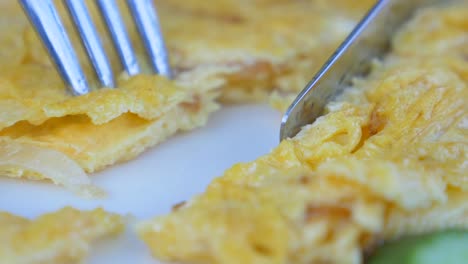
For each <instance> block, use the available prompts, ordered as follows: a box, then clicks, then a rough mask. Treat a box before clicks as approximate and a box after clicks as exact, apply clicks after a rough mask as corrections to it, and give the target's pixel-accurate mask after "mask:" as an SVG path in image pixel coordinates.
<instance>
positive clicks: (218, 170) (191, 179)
mask: <svg viewBox="0 0 468 264" xmlns="http://www.w3.org/2000/svg"><path fill="white" fill-rule="evenodd" d="M280 122H281V114H280V113H279V112H277V111H275V110H273V109H271V108H270V107H269V106H266V105H244V106H235V107H225V108H223V109H222V110H221V111H218V112H217V113H215V114H213V115H212V117H211V118H210V120H209V122H208V124H207V125H206V126H205V127H203V128H200V129H197V130H195V131H191V132H188V133H184V134H181V135H178V136H175V137H172V138H171V139H169V140H168V141H166V142H164V143H162V144H160V145H158V146H156V147H155V148H152V149H150V150H148V151H146V152H145V153H143V155H141V156H139V157H138V158H137V159H135V160H132V161H129V162H127V163H124V164H120V165H117V166H113V167H111V168H108V169H107V170H104V171H103V172H100V173H97V174H95V175H91V176H92V178H93V181H94V183H95V184H96V185H98V186H100V187H102V188H103V189H105V190H106V191H107V192H108V193H109V197H108V198H107V199H104V200H84V199H81V198H79V197H76V196H74V195H73V194H71V193H69V192H68V191H66V190H64V189H63V188H60V187H58V186H54V185H52V184H48V183H43V182H32V181H19V180H13V179H7V178H0V211H8V212H11V213H14V214H17V215H21V216H24V217H28V218H33V217H37V216H38V215H40V214H43V213H46V212H51V211H54V210H58V209H60V208H61V207H63V206H67V205H71V206H73V207H75V208H80V209H92V208H95V207H98V206H101V207H104V208H105V209H107V210H109V211H111V212H116V213H121V214H131V215H133V216H135V218H136V219H141V220H143V219H149V218H151V217H154V216H156V215H160V214H164V213H167V212H169V210H170V208H171V206H172V205H174V204H176V203H178V202H181V201H184V200H186V199H188V198H190V197H192V196H193V195H195V194H197V193H200V192H202V191H203V190H204V189H205V187H206V186H207V184H208V183H209V182H210V181H211V180H212V179H213V178H214V177H217V176H220V175H222V173H223V171H224V170H226V169H227V168H229V167H231V166H232V165H233V164H234V163H238V162H245V161H250V160H253V159H256V158H257V157H259V156H261V155H263V154H266V153H268V152H269V151H270V150H271V149H272V148H273V147H275V146H276V145H277V144H278V138H279V125H280ZM95 245H96V246H95V247H93V249H92V254H91V256H90V257H89V259H88V261H87V262H86V263H91V264H98V263H99V264H103V263H113V264H120V263H122V264H127V263H140V264H150V263H152V264H155V263H161V262H158V261H156V260H154V259H152V258H151V256H150V253H149V250H148V249H147V248H146V247H145V245H144V244H143V242H142V241H140V240H138V238H137V237H136V235H135V234H134V232H133V231H132V230H131V226H128V228H127V231H126V233H125V234H124V235H122V236H120V237H118V238H117V239H113V240H107V241H101V242H99V243H97V244H95Z"/></svg>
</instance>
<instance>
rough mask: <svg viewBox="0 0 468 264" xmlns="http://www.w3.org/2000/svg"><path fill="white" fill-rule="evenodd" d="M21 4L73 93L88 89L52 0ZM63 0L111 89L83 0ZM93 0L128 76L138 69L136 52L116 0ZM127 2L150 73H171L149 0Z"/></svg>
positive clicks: (24, 0) (104, 58)
mask: <svg viewBox="0 0 468 264" xmlns="http://www.w3.org/2000/svg"><path fill="white" fill-rule="evenodd" d="M19 2H20V3H21V5H22V7H23V9H24V11H25V13H26V15H27V16H28V17H29V20H30V21H31V23H32V24H33V26H34V28H35V29H36V31H37V32H38V34H39V36H40V38H41V40H42V42H43V43H44V46H45V47H46V49H47V51H48V53H49V55H50V57H51V59H52V61H53V62H54V64H55V66H56V68H57V70H58V72H59V73H60V75H61V77H62V79H63V80H64V81H65V83H66V85H67V87H68V88H69V89H70V90H71V92H72V93H73V94H76V95H82V94H85V93H87V92H89V85H88V82H87V80H86V77H85V76H84V74H83V71H82V69H81V66H80V64H79V61H78V58H77V56H76V53H75V51H74V49H73V46H72V44H71V41H70V39H69V38H68V35H67V32H66V30H65V28H64V26H63V23H62V21H61V19H60V17H59V15H58V13H57V11H56V9H55V6H54V3H53V0H20V1H19ZM63 2H64V4H65V6H66V8H67V10H68V12H69V14H70V16H71V18H72V21H73V23H74V25H75V27H76V29H77V32H78V34H79V35H80V38H81V42H82V44H83V46H84V48H85V50H86V53H87V55H88V58H89V60H90V61H91V64H92V65H93V67H94V70H95V72H96V75H97V77H98V79H99V81H100V83H101V85H102V86H104V87H115V79H114V74H113V71H112V67H111V65H110V63H109V60H108V59H107V55H106V52H105V50H104V48H103V45H102V43H101V40H100V38H99V35H98V33H97V31H96V29H95V26H94V23H93V21H92V20H91V17H90V15H89V12H88V9H87V7H86V4H85V1H83V0H63ZM96 4H97V6H98V7H99V10H100V13H101V15H102V16H103V18H104V21H105V23H106V25H107V29H108V31H109V33H110V36H111V38H112V40H113V43H114V46H115V49H116V51H117V54H118V56H119V58H120V61H121V63H122V65H123V68H124V70H125V71H126V72H127V74H128V75H135V74H138V73H140V67H139V65H138V61H137V58H136V56H135V52H134V50H133V47H132V44H131V42H130V39H129V37H128V34H127V30H126V28H125V25H124V23H123V20H122V18H121V16H120V12H119V10H118V6H117V4H116V2H115V0H96ZM127 5H128V7H129V10H130V12H131V14H132V16H133V19H134V21H135V24H136V26H137V28H138V31H139V32H140V36H141V38H142V39H143V44H144V46H145V48H146V51H147V54H148V56H149V58H150V61H151V65H152V66H153V70H154V72H155V73H159V74H162V75H165V76H168V77H170V76H171V70H170V67H169V62H168V55H167V51H166V48H165V46H164V41H163V38H162V34H161V30H160V27H159V22H158V17H157V15H156V11H155V8H154V6H153V1H152V0H127Z"/></svg>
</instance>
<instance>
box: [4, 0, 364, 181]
mask: <svg viewBox="0 0 468 264" xmlns="http://www.w3.org/2000/svg"><path fill="white" fill-rule="evenodd" d="M55 2H56V5H57V8H58V10H59V14H60V15H61V18H62V20H63V23H64V24H65V26H66V28H67V31H68V32H69V33H70V34H69V35H70V38H71V40H72V43H73V44H74V47H75V49H76V50H77V54H78V57H79V59H80V63H81V65H82V66H83V70H84V72H85V73H87V76H88V80H89V82H90V84H91V90H92V91H91V92H90V93H89V94H87V95H84V96H79V97H73V96H71V95H70V94H69V93H68V92H67V90H66V89H65V87H64V84H63V83H62V81H61V79H60V77H59V76H58V74H57V72H56V70H55V68H54V67H53V65H52V63H51V61H50V60H49V58H48V56H47V53H46V52H45V50H44V48H43V47H42V45H41V44H40V41H39V39H38V36H37V34H36V33H35V32H34V30H33V28H32V27H31V26H30V25H29V23H28V21H27V19H26V17H25V15H24V14H23V13H22V10H21V8H20V6H19V4H18V3H17V1H12V0H3V1H0V30H1V32H2V34H1V35H0V110H1V111H0V140H1V142H2V145H1V146H0V147H1V148H0V155H1V156H4V157H5V156H9V155H10V154H11V153H8V150H9V149H15V148H17V147H18V146H21V148H25V149H28V148H31V147H32V148H35V149H36V150H37V151H36V153H35V155H32V156H34V157H39V156H41V153H42V152H50V151H58V152H60V153H62V154H63V156H61V157H60V159H57V160H56V161H55V162H51V164H53V163H55V164H57V163H58V162H59V161H60V160H64V159H67V160H69V161H70V162H74V165H73V167H80V168H81V170H77V171H76V173H74V174H76V175H83V174H84V173H92V172H95V171H99V170H102V169H104V168H105V167H107V166H109V165H112V164H115V163H118V162H123V161H126V160H129V159H133V158H135V157H136V156H138V155H139V154H140V153H141V152H143V151H144V150H145V149H147V148H149V147H151V146H154V145H156V144H157V143H159V142H161V141H163V140H165V139H166V138H168V137H170V136H171V135H174V134H175V133H177V132H178V131H187V130H191V129H194V128H196V127H200V126H202V125H204V124H205V123H206V121H207V118H208V116H209V114H210V113H212V112H213V111H215V110H216V109H218V108H219V106H218V101H222V102H236V103H237V102H247V101H258V100H265V99H267V98H268V96H269V95H270V94H272V93H273V91H276V93H275V98H276V99H277V101H281V100H283V103H282V104H281V103H277V104H274V105H276V106H278V107H280V105H284V98H285V97H288V96H289V97H290V95H289V93H290V92H297V91H298V89H300V88H301V87H302V86H303V85H304V84H305V83H306V82H307V80H308V78H309V77H310V73H311V72H312V71H313V69H314V68H315V67H316V66H318V65H320V64H321V62H322V60H323V59H324V58H325V56H326V55H327V53H328V52H331V49H332V47H333V46H334V45H335V44H337V43H338V42H339V41H340V40H341V39H342V38H344V36H345V35H346V34H347V33H348V32H349V31H350V30H351V29H352V27H353V25H354V24H355V23H356V21H357V20H358V19H359V17H360V15H361V14H362V13H363V12H364V11H365V9H366V8H367V7H368V6H370V4H371V2H372V1H370V0H369V1H359V3H354V4H353V5H349V3H347V2H346V1H341V0H336V1H312V0H310V1H296V2H290V1H287V2H285V1H278V0H257V1H234V0H221V1H218V0H216V1H215V0H212V1H195V0H193V1H179V0H176V1H155V3H156V6H157V8H158V13H159V15H160V18H161V25H162V30H163V32H164V36H165V40H166V45H167V47H168V50H169V53H170V61H171V65H172V68H173V70H174V75H175V77H174V79H173V80H168V79H166V78H164V77H162V76H157V75H154V74H152V73H151V71H150V67H149V65H148V63H147V61H146V60H145V52H144V49H143V47H142V44H141V43H140V42H139V41H138V39H139V37H138V33H137V30H136V29H135V27H134V26H131V25H133V24H132V21H131V16H130V15H129V12H128V10H127V9H126V8H125V5H124V1H117V2H118V4H119V8H120V10H121V11H122V15H123V18H124V20H125V22H126V24H127V25H130V26H129V27H128V31H129V35H130V36H131V39H132V40H133V44H134V46H135V50H136V54H137V57H138V58H139V62H140V63H141V66H142V69H143V73H142V74H140V75H138V76H135V77H129V76H127V75H126V74H124V73H121V74H118V73H120V72H122V69H121V68H120V66H119V61H118V57H117V55H116V54H115V52H114V50H113V47H112V44H111V40H110V38H109V36H108V35H107V34H106V33H105V32H106V30H105V27H104V24H103V21H102V19H97V18H99V12H98V9H97V7H96V3H95V1H87V4H88V8H89V10H90V13H91V16H92V17H94V18H96V19H94V22H95V24H96V27H97V29H98V31H99V32H100V33H101V34H100V35H101V36H102V41H103V44H104V46H105V48H106V51H107V53H108V55H109V58H110V61H111V64H112V66H113V68H114V72H116V74H117V85H116V86H117V87H116V88H112V87H107V88H102V87H99V85H98V84H97V81H96V80H95V78H93V74H92V67H91V65H90V63H89V62H88V60H87V57H86V55H85V52H84V50H83V48H82V47H81V46H80V45H79V39H78V36H77V35H76V34H74V31H73V29H72V23H71V21H70V18H69V16H68V15H67V12H66V11H65V8H64V6H63V3H62V1H55ZM292 28H293V29H294V30H291V29H292ZM289 97H288V98H289ZM21 160H22V161H23V163H22V164H19V163H15V164H13V163H9V164H4V165H2V166H1V168H0V173H1V174H2V175H4V176H10V177H23V178H34V179H46V178H47V179H51V178H52V177H51V176H50V175H45V174H44V171H47V170H44V169H43V170H37V166H34V164H33V163H34V162H36V163H37V161H38V160H37V159H36V160H34V159H31V160H27V159H25V158H21ZM70 164H71V163H70ZM32 168H33V169H32ZM47 169H50V170H53V169H54V168H47ZM80 177H81V176H80ZM55 178H56V177H55ZM59 178H60V177H59ZM62 178H63V177H62ZM53 180H54V182H56V183H59V184H62V185H64V186H68V187H69V184H68V183H69V182H72V180H71V181H70V180H69V181H68V183H66V182H63V181H58V180H57V179H53ZM76 181H80V180H76ZM81 182H83V181H81ZM75 189H76V188H75Z"/></svg>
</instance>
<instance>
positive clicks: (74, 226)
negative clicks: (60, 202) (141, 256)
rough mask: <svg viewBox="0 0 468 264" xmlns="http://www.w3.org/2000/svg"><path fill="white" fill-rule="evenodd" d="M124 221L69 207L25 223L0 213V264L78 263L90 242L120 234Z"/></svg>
mask: <svg viewBox="0 0 468 264" xmlns="http://www.w3.org/2000/svg"><path fill="white" fill-rule="evenodd" d="M123 228H124V225H123V219H122V218H121V217H120V216H118V215H114V214H110V213H107V212H105V211H103V210H102V209H95V210H93V211H78V210H75V209H72V208H70V207H66V208H63V209H61V210H59V211H57V212H54V213H49V214H45V215H43V216H40V217H39V218H37V219H36V220H28V219H25V218H22V217H19V216H14V215H11V214H9V213H1V212H0V263H15V264H32V263H34V264H38V263H44V264H45V263H48V264H54V263H57V264H63V263H81V261H82V260H83V258H84V257H85V256H86V255H87V253H88V252H89V250H90V247H91V245H90V244H91V242H93V241H95V240H97V239H100V238H103V237H106V236H110V235H116V234H118V233H120V232H121V231H122V230H123Z"/></svg>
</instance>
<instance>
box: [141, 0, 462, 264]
mask: <svg viewBox="0 0 468 264" xmlns="http://www.w3.org/2000/svg"><path fill="white" fill-rule="evenodd" d="M393 44H394V45H393V46H394V49H393V52H392V53H391V54H390V55H389V56H388V57H387V58H386V59H385V60H384V61H382V62H376V63H375V67H374V69H373V72H372V73H371V75H370V76H369V77H367V78H366V79H362V80H357V81H356V82H355V84H354V87H353V88H350V89H349V90H348V91H347V92H346V93H345V94H344V95H343V96H342V98H340V99H339V100H337V101H336V102H333V103H330V104H329V105H328V113H327V114H326V115H324V116H323V117H321V118H319V119H318V120H317V121H316V122H315V123H314V124H312V125H308V126H306V127H304V128H303V130H302V131H301V133H300V134H298V135H297V136H296V137H295V138H292V139H288V140H285V141H283V142H282V143H281V144H280V145H279V146H278V147H277V148H275V149H274V150H273V151H272V152H271V153H270V154H267V155H266V156H263V157H260V158H259V159H257V160H255V161H253V162H249V163H241V164H237V165H235V166H233V167H232V168H231V169H229V170H227V171H226V172H225V174H224V176H222V177H220V178H218V179H215V180H214V181H213V182H212V183H211V184H210V185H209V186H208V188H207V189H206V191H205V193H203V194H201V195H199V196H197V197H195V198H193V199H191V200H189V201H188V202H186V203H185V204H182V205H180V206H178V207H177V208H175V209H174V211H173V212H172V213H171V214H169V215H166V216H162V217H157V218H155V219H153V220H149V221H145V222H142V223H141V224H139V226H138V232H139V234H140V236H141V237H142V239H143V240H144V241H145V242H146V243H147V244H148V246H149V247H150V248H151V250H152V252H153V254H154V256H156V257H158V258H160V259H163V260H168V261H176V262H183V263H223V264H228V263H233V264H237V263H361V262H362V261H363V259H362V255H363V251H364V250H366V249H369V248H372V247H373V246H374V245H375V244H376V243H379V242H380V241H381V240H386V239H394V238H397V237H399V236H401V235H408V234H416V233H421V232H430V231H433V230H439V229H443V228H449V227H458V228H468V202H467V201H468V168H467V165H468V131H467V130H468V105H467V103H466V102H468V87H467V85H468V59H467V58H468V49H467V47H468V6H466V5H459V6H453V7H447V8H443V9H426V10H424V11H421V12H419V13H418V14H417V16H416V17H415V18H414V19H412V20H411V21H410V22H409V23H408V24H407V25H406V26H405V27H404V28H403V29H402V30H401V31H400V32H399V33H398V34H397V35H396V36H395V38H394V43H393Z"/></svg>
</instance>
